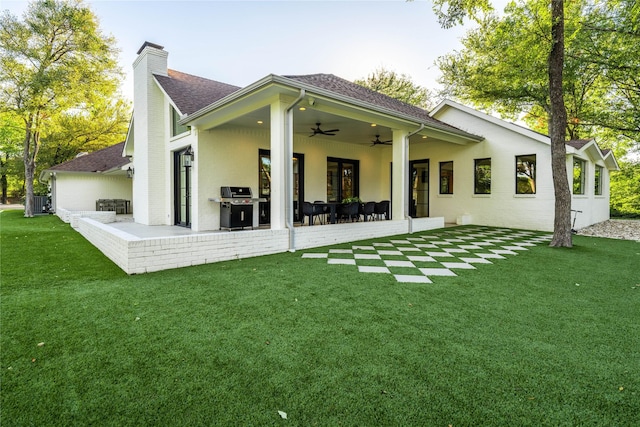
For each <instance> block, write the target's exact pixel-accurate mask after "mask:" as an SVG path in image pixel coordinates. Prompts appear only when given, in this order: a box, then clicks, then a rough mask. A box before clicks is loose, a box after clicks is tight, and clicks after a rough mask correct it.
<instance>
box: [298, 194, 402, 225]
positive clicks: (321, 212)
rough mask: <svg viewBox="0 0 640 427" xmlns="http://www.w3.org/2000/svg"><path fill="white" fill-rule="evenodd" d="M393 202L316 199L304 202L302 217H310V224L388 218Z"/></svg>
mask: <svg viewBox="0 0 640 427" xmlns="http://www.w3.org/2000/svg"><path fill="white" fill-rule="evenodd" d="M390 207H391V202H390V201H389V200H382V201H380V202H374V201H371V202H365V203H362V202H349V203H340V202H325V201H322V200H316V201H314V202H313V203H312V202H302V217H303V221H302V222H303V223H304V218H305V217H308V218H309V219H308V225H314V224H320V225H324V224H337V223H342V222H359V221H363V222H367V221H379V220H388V219H390V218H391V215H390Z"/></svg>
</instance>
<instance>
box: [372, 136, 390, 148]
mask: <svg viewBox="0 0 640 427" xmlns="http://www.w3.org/2000/svg"><path fill="white" fill-rule="evenodd" d="M371 142H373V144H371V146H372V147H373V146H374V145H391V142H393V141H392V140H389V141H380V135H376V139H374V140H373V141H371Z"/></svg>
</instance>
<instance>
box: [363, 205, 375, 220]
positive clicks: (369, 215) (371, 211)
mask: <svg viewBox="0 0 640 427" xmlns="http://www.w3.org/2000/svg"><path fill="white" fill-rule="evenodd" d="M375 209H376V202H367V203H365V204H364V205H362V217H363V218H364V220H365V221H369V220H371V221H373V217H374V215H375Z"/></svg>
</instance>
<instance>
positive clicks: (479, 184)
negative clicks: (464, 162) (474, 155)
mask: <svg viewBox="0 0 640 427" xmlns="http://www.w3.org/2000/svg"><path fill="white" fill-rule="evenodd" d="M474 162H475V171H474V175H473V192H474V194H491V159H475V160H474Z"/></svg>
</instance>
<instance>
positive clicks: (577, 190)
mask: <svg viewBox="0 0 640 427" xmlns="http://www.w3.org/2000/svg"><path fill="white" fill-rule="evenodd" d="M586 167H587V162H585V161H584V160H581V159H576V158H575V157H574V158H573V194H584V192H585V185H584V182H585V177H586V175H587V173H586Z"/></svg>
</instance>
